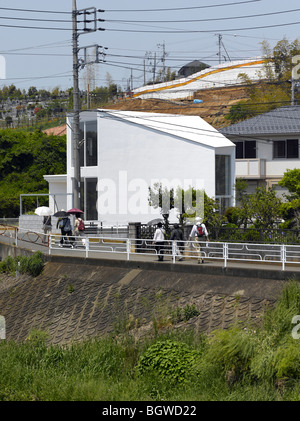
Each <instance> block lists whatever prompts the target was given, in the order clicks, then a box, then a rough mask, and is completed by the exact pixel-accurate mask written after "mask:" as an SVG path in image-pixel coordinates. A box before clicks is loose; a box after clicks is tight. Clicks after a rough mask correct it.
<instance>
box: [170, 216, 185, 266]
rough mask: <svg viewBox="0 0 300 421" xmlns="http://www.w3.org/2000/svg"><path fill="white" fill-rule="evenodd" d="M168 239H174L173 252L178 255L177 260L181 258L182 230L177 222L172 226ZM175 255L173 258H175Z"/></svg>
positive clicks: (182, 247)
mask: <svg viewBox="0 0 300 421" xmlns="http://www.w3.org/2000/svg"><path fill="white" fill-rule="evenodd" d="M170 240H173V241H175V253H176V256H177V257H178V260H183V249H184V242H183V240H184V239H183V232H182V230H181V229H180V227H179V225H178V224H174V228H173V230H172V232H171V237H170ZM176 256H175V258H176Z"/></svg>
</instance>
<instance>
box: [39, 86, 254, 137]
mask: <svg viewBox="0 0 300 421" xmlns="http://www.w3.org/2000/svg"><path fill="white" fill-rule="evenodd" d="M248 98H249V97H248V96H247V91H246V88H245V87H244V86H234V87H229V88H214V89H203V90H200V91H197V92H195V94H194V99H201V100H202V101H203V102H202V103H200V104H194V102H193V99H189V100H187V99H186V100H181V99H178V100H164V99H141V98H133V99H126V100H118V101H116V102H114V103H110V104H108V105H107V106H105V107H102V108H106V109H111V110H120V111H144V112H151V113H166V114H183V115H198V116H200V117H201V118H203V119H204V120H205V121H206V122H207V123H209V124H211V125H212V126H213V127H215V128H216V129H220V128H221V127H225V126H228V125H229V124H230V121H229V120H226V119H225V116H226V114H228V113H229V110H230V107H231V106H232V105H234V104H237V103H238V102H240V101H242V100H244V101H245V100H247V99H248ZM95 108H97V107H95ZM66 127H67V126H66V125H63V126H59V127H52V128H51V129H47V130H45V131H44V132H45V133H47V134H54V135H64V134H66Z"/></svg>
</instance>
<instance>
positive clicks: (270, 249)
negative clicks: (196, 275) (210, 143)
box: [0, 224, 300, 271]
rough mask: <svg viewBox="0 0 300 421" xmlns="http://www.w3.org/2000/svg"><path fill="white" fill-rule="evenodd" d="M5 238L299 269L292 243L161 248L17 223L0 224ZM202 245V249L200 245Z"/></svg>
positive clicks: (134, 255)
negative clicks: (23, 226)
mask: <svg viewBox="0 0 300 421" xmlns="http://www.w3.org/2000/svg"><path fill="white" fill-rule="evenodd" d="M1 236H2V237H3V239H4V237H5V238H6V241H7V242H8V243H9V244H14V245H16V246H19V245H22V244H20V243H21V242H25V243H31V244H35V245H36V246H38V247H43V248H44V249H47V250H48V253H49V254H50V255H51V254H54V253H56V252H57V251H58V250H59V254H61V253H62V252H63V253H64V254H65V253H69V251H74V252H75V253H77V252H81V253H82V254H83V255H84V256H85V257H86V258H89V257H93V258H94V257H96V256H99V255H106V256H107V255H110V256H112V257H113V258H119V257H120V256H123V257H124V258H125V259H126V260H134V259H135V260H136V259H140V260H143V261H147V260H149V258H152V259H153V258H158V256H159V254H161V255H163V257H164V259H165V260H167V261H171V262H172V263H174V264H175V263H177V262H178V261H179V260H181V259H184V260H186V261H188V262H191V263H192V262H195V261H196V262H198V261H201V260H202V259H204V260H205V261H206V262H207V261H221V262H223V266H224V267H227V266H228V263H229V262H240V263H251V262H252V263H256V264H257V265H258V264H261V263H265V264H269V265H276V266H277V267H278V265H280V267H281V270H283V271H284V270H285V269H286V265H292V266H294V267H296V268H297V267H298V268H299V269H300V245H289V244H258V243H257V244H253V243H231V242H216V241H211V242H206V241H204V242H199V241H182V242H180V243H178V242H176V241H171V240H166V241H164V245H163V247H162V250H160V251H159V250H158V249H157V247H156V245H155V244H153V240H151V239H140V238H124V237H115V236H114V237H110V236H70V237H62V236H61V235H58V234H44V233H42V232H34V231H29V230H23V229H19V228H18V227H13V226H7V225H1V224H0V237H1ZM199 247H200V249H199Z"/></svg>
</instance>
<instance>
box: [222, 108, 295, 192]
mask: <svg viewBox="0 0 300 421" xmlns="http://www.w3.org/2000/svg"><path fill="white" fill-rule="evenodd" d="M220 132H221V133H223V134H224V135H225V136H226V137H227V138H229V139H231V140H232V142H234V143H235V145H236V161H235V162H236V164H235V167H236V170H235V173H236V177H237V178H243V179H245V180H246V181H247V183H248V191H249V192H251V193H252V192H254V190H255V188H256V187H259V186H263V187H272V186H274V188H275V190H276V191H277V192H278V194H279V195H282V194H283V193H286V192H287V191H286V190H285V189H283V188H282V187H280V186H279V185H278V182H279V181H280V180H281V178H282V177H283V174H284V172H285V171H286V170H287V169H294V168H300V152H299V148H300V106H299V105H294V106H292V105H291V106H284V107H280V108H277V109H275V110H272V111H270V112H267V113H264V114H261V115H258V116H256V117H253V118H249V119H247V120H244V121H242V122H240V123H236V124H232V125H231V126H228V127H226V128H224V129H221V130H220Z"/></svg>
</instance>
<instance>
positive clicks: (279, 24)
mask: <svg viewBox="0 0 300 421" xmlns="http://www.w3.org/2000/svg"><path fill="white" fill-rule="evenodd" d="M299 24H300V22H299V21H298V22H290V23H278V24H274V25H263V26H253V27H243V28H230V29H220V28H218V29H206V30H204V29H202V30H201V29H192V30H190V29H185V30H181V29H176V30H155V31H150V30H146V29H145V30H139V29H116V28H109V29H108V28H107V29H106V31H111V32H142V33H162V34H188V33H211V32H213V33H217V32H235V31H250V30H253V29H268V28H278V27H280V26H292V25H299Z"/></svg>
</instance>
